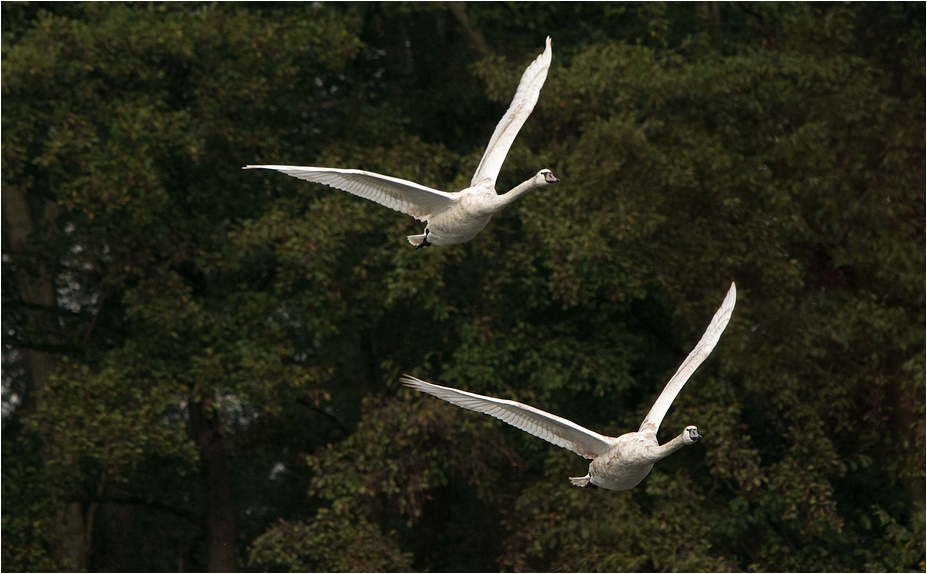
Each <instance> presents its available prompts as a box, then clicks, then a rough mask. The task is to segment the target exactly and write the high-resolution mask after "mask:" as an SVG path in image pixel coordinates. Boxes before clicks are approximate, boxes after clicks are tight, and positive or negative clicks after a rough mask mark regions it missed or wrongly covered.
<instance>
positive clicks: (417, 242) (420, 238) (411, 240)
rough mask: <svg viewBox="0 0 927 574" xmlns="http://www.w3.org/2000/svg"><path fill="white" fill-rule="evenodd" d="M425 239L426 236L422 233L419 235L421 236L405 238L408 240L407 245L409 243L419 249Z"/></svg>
mask: <svg viewBox="0 0 927 574" xmlns="http://www.w3.org/2000/svg"><path fill="white" fill-rule="evenodd" d="M426 237H427V235H425V234H424V233H423V234H421V235H410V236H408V237H406V239H408V240H409V243H411V244H412V245H414V246H416V247H421V246H422V244H423V243H424V242H425V238H426Z"/></svg>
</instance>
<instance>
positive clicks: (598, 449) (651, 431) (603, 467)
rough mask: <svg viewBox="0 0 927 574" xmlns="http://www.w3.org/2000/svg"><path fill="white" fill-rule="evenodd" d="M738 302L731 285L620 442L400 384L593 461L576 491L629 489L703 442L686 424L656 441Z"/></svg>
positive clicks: (461, 394)
mask: <svg viewBox="0 0 927 574" xmlns="http://www.w3.org/2000/svg"><path fill="white" fill-rule="evenodd" d="M736 299H737V288H736V286H735V285H734V284H733V283H732V284H731V288H730V290H729V291H728V292H727V296H726V297H725V298H724V302H723V303H722V304H721V307H720V308H719V309H718V311H717V312H716V313H715V316H714V317H713V318H712V320H711V323H710V324H709V325H708V328H707V329H706V330H705V334H704V335H702V338H701V339H700V340H699V342H698V344H696V346H695V349H693V350H692V352H691V353H689V356H688V357H686V359H685V360H684V361H683V362H682V365H681V366H680V367H679V369H678V370H677V371H676V374H675V375H673V377H672V378H671V379H670V380H669V382H668V383H667V384H666V387H665V388H664V389H663V392H662V393H660V396H659V398H657V400H656V402H655V403H654V404H653V406H652V407H651V409H650V412H649V413H647V416H646V417H644V422H643V423H641V426H640V428H639V429H638V430H637V432H629V433H627V434H623V435H621V436H619V437H610V436H604V435H600V434H599V433H597V432H594V431H591V430H589V429H586V428H583V427H581V426H579V425H578V424H576V423H574V422H571V421H568V420H567V419H564V418H562V417H558V416H557V415H553V414H550V413H548V412H544V411H542V410H540V409H536V408H534V407H531V406H528V405H525V404H522V403H518V402H515V401H509V400H505V399H496V398H493V397H487V396H483V395H477V394H475V393H468V392H466V391H461V390H458V389H453V388H450V387H441V386H438V385H433V384H431V383H426V382H425V381H422V380H419V379H416V378H415V377H410V376H409V375H404V376H403V377H402V378H401V379H400V380H401V381H402V382H403V384H405V385H406V386H409V387H412V388H413V389H415V390H417V391H421V392H423V393H428V394H430V395H434V396H436V397H438V398H439V399H443V400H445V401H447V402H449V403H451V404H453V405H457V406H459V407H463V408H465V409H470V410H474V411H477V412H481V413H485V414H488V415H490V416H493V417H496V418H497V419H500V420H502V421H504V422H506V423H508V424H510V425H512V426H514V427H516V428H519V429H521V430H523V431H525V432H528V433H530V434H533V435H534V436H536V437H538V438H542V439H544V440H546V441H548V442H550V443H553V444H555V445H557V446H559V447H563V448H566V449H569V450H571V451H573V452H575V453H576V454H579V455H581V456H584V457H586V458H588V459H592V462H591V463H590V464H589V472H588V473H587V474H586V476H582V477H570V481H571V482H572V483H573V484H575V485H576V486H589V485H590V484H591V485H593V486H599V487H602V488H606V489H609V490H628V489H631V488H634V487H635V486H637V485H638V484H640V482H641V481H642V480H644V478H645V477H646V476H647V475H648V474H649V473H650V470H651V469H652V468H653V465H654V463H656V462H657V461H659V460H662V459H664V458H666V457H667V456H669V455H670V454H672V453H674V452H676V451H677V450H679V449H681V448H682V447H684V446H688V445H691V444H695V443H696V442H698V441H699V439H701V438H702V437H701V435H699V434H698V428H697V427H695V426H693V425H689V426H687V427H686V428H685V429H684V430H683V431H682V433H681V434H680V435H679V436H677V437H676V438H674V439H673V440H671V441H669V442H667V443H665V444H662V445H661V444H660V443H659V442H657V431H658V430H659V429H660V423H661V422H663V417H664V416H666V412H667V411H668V410H669V407H670V405H672V404H673V400H675V399H676V395H678V394H679V391H681V390H682V387H683V385H685V384H686V381H687V380H688V379H689V377H691V376H692V373H694V372H695V369H697V368H698V366H699V365H700V364H702V362H703V361H704V360H705V359H706V358H708V355H709V354H710V353H711V351H712V349H714V348H715V345H716V344H717V343H718V340H719V339H720V337H721V333H722V332H723V331H724V328H725V327H727V324H728V322H729V321H730V319H731V313H732V312H733V311H734V303H735V300H736Z"/></svg>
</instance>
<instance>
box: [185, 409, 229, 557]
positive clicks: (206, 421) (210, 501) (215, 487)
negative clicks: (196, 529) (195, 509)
mask: <svg viewBox="0 0 927 574" xmlns="http://www.w3.org/2000/svg"><path fill="white" fill-rule="evenodd" d="M190 430H191V432H192V434H193V437H194V440H195V441H196V445H197V448H198V449H199V453H200V460H201V461H202V464H203V474H204V475H205V478H206V488H207V491H206V521H205V522H206V546H207V566H206V568H207V570H209V571H210V572H235V571H237V570H238V530H237V527H236V524H235V503H234V497H233V495H232V478H231V475H232V469H231V465H230V464H229V460H228V458H227V457H226V455H225V450H224V448H223V445H222V421H221V420H220V419H219V415H218V413H217V412H215V411H213V410H212V400H210V399H203V400H200V401H199V402H195V403H191V404H190Z"/></svg>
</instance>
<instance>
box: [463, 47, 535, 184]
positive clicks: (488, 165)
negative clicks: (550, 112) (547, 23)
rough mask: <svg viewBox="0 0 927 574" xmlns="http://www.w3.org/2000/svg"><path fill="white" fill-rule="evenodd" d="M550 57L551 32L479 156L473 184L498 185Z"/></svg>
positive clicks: (528, 114) (529, 111)
mask: <svg viewBox="0 0 927 574" xmlns="http://www.w3.org/2000/svg"><path fill="white" fill-rule="evenodd" d="M550 58H551V51H550V37H549V36H548V38H547V47H546V48H545V49H544V53H543V54H541V55H540V56H538V57H537V59H536V60H534V61H533V62H531V65H529V66H528V68H527V69H526V70H525V73H524V74H522V76H521V81H520V82H519V83H518V89H517V90H516V91H515V97H514V98H512V103H511V104H510V105H509V109H508V110H507V111H506V112H505V115H504V116H502V120H500V121H499V124H498V125H497V126H496V131H494V132H493V134H492V137H491V138H490V139H489V145H488V146H486V151H485V152H484V153H483V159H482V160H480V165H479V167H477V168H476V173H475V174H473V179H472V180H471V181H470V187H476V186H478V185H479V186H488V187H495V185H496V178H497V177H499V170H500V169H502V163H503V162H504V161H505V156H507V155H508V153H509V148H511V147H512V142H514V141H515V136H517V135H518V130H520V129H521V126H523V125H524V124H525V120H527V119H528V116H530V115H531V111H532V110H534V105H535V104H536V103H537V102H538V94H540V93H541V87H542V86H543V85H544V80H546V79H547V70H548V68H550Z"/></svg>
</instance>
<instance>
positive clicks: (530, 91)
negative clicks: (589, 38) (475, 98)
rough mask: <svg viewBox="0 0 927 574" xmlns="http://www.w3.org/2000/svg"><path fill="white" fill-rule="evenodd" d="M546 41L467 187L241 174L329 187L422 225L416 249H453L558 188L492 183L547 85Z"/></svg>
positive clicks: (364, 174) (546, 176) (328, 171)
mask: <svg viewBox="0 0 927 574" xmlns="http://www.w3.org/2000/svg"><path fill="white" fill-rule="evenodd" d="M550 46H551V43H550V37H548V38H547V46H546V48H545V49H544V52H543V53H542V54H541V55H540V56H538V57H537V58H536V59H535V60H534V62H532V63H531V64H530V65H529V66H528V68H527V69H526V70H525V73H524V74H523V75H522V77H521V81H520V82H519V84H518V89H517V90H516V92H515V97H514V98H513V99H512V103H511V104H510V105H509V109H508V110H507V111H506V112H505V115H504V116H502V120H500V121H499V124H498V125H497V126H496V129H495V131H494V132H493V135H492V137H491V138H490V140H489V145H488V146H487V147H486V151H485V152H484V153H483V158H482V159H481V160H480V165H479V166H478V167H477V168H476V173H474V175H473V179H472V180H471V181H470V187H468V188H466V189H464V190H462V191H459V192H446V191H439V190H437V189H432V188H430V187H426V186H424V185H420V184H418V183H415V182H411V181H407V180H404V179H400V178H396V177H389V176H386V175H380V174H378V173H373V172H369V171H362V170H359V169H335V168H327V167H303V166H293V165H248V166H245V167H244V169H272V170H276V171H280V172H283V173H285V174H287V175H290V176H293V177H296V178H299V179H303V180H306V181H311V182H314V183H320V184H322V185H327V186H329V187H334V188H336V189H340V190H342V191H347V192H348V193H352V194H354V195H357V196H360V197H363V198H366V199H369V200H371V201H375V202H377V203H379V204H380V205H384V206H386V207H389V208H390V209H394V210H396V211H400V212H402V213H405V214H407V215H411V216H412V217H414V218H415V219H418V220H419V221H426V222H427V225H426V226H425V232H424V233H422V234H420V235H410V236H409V237H408V239H409V243H411V244H412V245H414V246H415V247H416V249H418V248H420V247H427V246H429V245H454V244H457V243H464V242H466V241H469V240H471V239H473V238H474V237H476V235H477V234H478V233H479V232H480V231H482V230H483V228H485V227H486V225H487V224H488V223H489V220H490V219H491V218H492V216H493V214H494V213H498V212H500V211H502V210H503V209H504V208H505V207H506V206H507V205H508V204H509V203H512V202H513V201H514V200H516V199H518V198H519V197H520V196H521V195H523V194H525V193H527V192H528V191H531V190H532V189H535V188H538V187H544V186H547V185H550V184H554V183H558V182H559V181H560V180H558V179H557V178H556V177H554V174H553V173H552V172H551V171H550V170H549V169H542V170H541V171H539V172H538V173H537V174H536V175H535V176H534V177H532V178H531V179H528V180H526V181H524V182H522V183H521V184H520V185H518V186H516V187H515V188H513V189H512V190H511V191H509V192H508V193H505V194H502V195H499V194H498V193H496V179H497V178H498V176H499V170H500V169H501V168H502V163H503V162H504V161H505V156H506V155H508V153H509V149H510V148H511V147H512V143H513V142H514V141H515V136H516V135H518V132H519V130H521V127H522V125H524V123H525V120H527V119H528V116H529V115H531V111H532V110H534V106H535V104H536V103H537V101H538V95H539V94H540V93H541V87H542V86H543V85H544V81H545V80H546V79H547V70H548V69H549V68H550V61H551V47H550Z"/></svg>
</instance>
